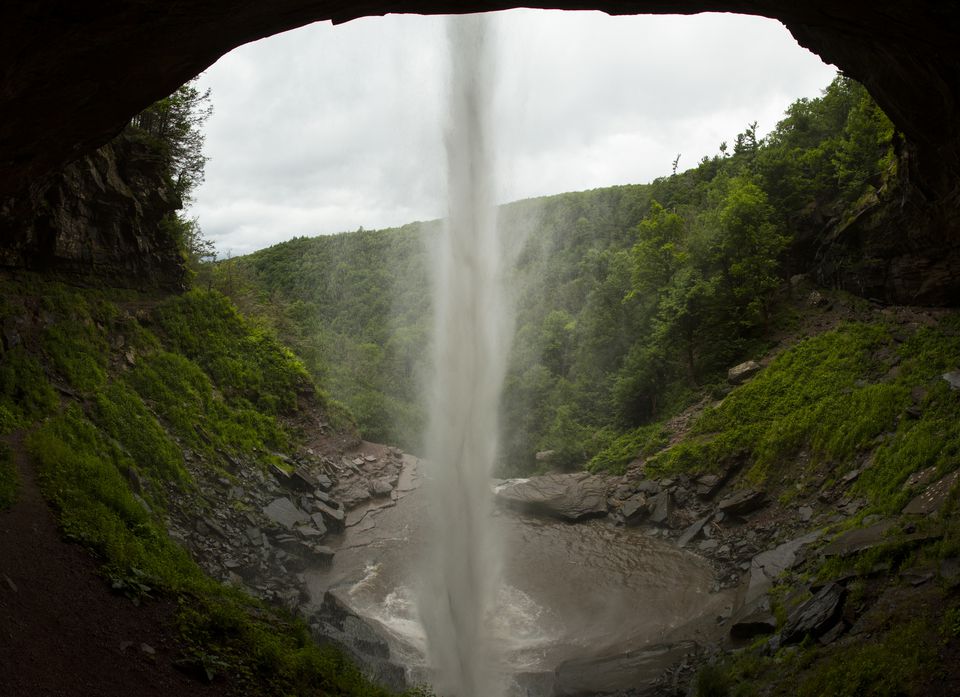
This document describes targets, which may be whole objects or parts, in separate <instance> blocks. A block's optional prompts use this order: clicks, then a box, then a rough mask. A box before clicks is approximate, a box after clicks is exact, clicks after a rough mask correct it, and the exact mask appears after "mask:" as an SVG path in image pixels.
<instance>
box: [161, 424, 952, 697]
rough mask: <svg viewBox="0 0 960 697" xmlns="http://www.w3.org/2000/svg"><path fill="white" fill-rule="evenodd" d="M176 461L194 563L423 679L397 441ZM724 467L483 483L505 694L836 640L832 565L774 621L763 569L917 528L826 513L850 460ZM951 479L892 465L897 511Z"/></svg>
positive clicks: (648, 678) (837, 607)
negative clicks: (758, 470) (897, 483)
mask: <svg viewBox="0 0 960 697" xmlns="http://www.w3.org/2000/svg"><path fill="white" fill-rule="evenodd" d="M187 464H188V466H191V468H192V469H193V470H194V471H193V474H194V476H195V477H196V479H197V481H198V482H199V483H200V485H199V486H198V487H197V488H196V489H193V490H192V491H190V492H187V493H186V494H183V493H182V492H180V493H178V494H177V495H176V496H171V497H170V500H171V502H172V505H171V517H170V519H169V529H170V533H171V535H172V536H173V537H175V538H176V539H178V540H179V541H181V542H182V543H183V544H184V545H185V546H186V547H187V548H188V549H189V550H190V551H191V552H192V553H193V555H194V556H195V558H196V559H197V560H198V561H199V562H200V563H201V565H202V566H204V568H205V569H206V570H207V571H208V572H209V573H210V574H211V575H212V576H214V577H216V578H219V579H221V580H223V581H225V582H227V583H230V584H233V585H236V586H238V587H241V588H244V589H246V590H247V591H248V592H250V593H251V594H252V595H254V596H257V597H260V598H262V599H264V600H266V601H268V602H272V603H278V604H282V605H284V606H286V607H288V608H289V609H291V610H293V611H295V612H298V613H300V614H301V615H303V616H304V617H305V618H307V620H308V622H309V623H310V625H311V628H312V629H313V631H314V633H315V635H316V636H317V638H318V639H319V640H321V641H334V642H336V643H338V644H339V645H341V646H342V647H344V648H345V649H346V650H347V651H348V652H349V653H350V654H351V655H352V656H353V657H354V658H355V659H356V660H357V661H358V662H360V663H361V664H362V665H363V666H364V667H365V669H366V670H367V672H368V673H369V674H370V675H372V676H374V677H375V678H376V679H378V680H380V681H381V682H384V683H386V684H388V685H391V686H393V687H396V688H400V687H403V686H405V685H407V684H408V683H409V682H410V681H411V680H413V681H416V680H421V679H427V678H428V674H427V672H426V671H425V669H424V668H423V657H422V653H423V648H424V646H423V637H422V632H421V631H420V629H419V625H418V623H417V619H416V613H415V602H414V597H413V591H412V588H414V587H415V585H416V576H415V570H416V560H417V558H418V552H419V550H420V549H421V548H422V536H421V531H420V522H421V521H422V518H423V510H422V509H423V501H422V497H421V496H420V495H419V488H420V484H421V478H420V473H419V468H418V464H419V461H418V460H417V458H415V457H413V456H410V455H405V454H403V453H402V452H400V451H399V450H397V449H395V448H390V447H387V446H383V445H379V444H373V443H366V442H354V443H349V444H346V446H345V447H342V448H341V450H340V451H332V450H329V449H328V450H327V451H324V452H314V451H312V450H304V451H303V452H300V453H298V454H297V455H296V456H293V457H289V458H283V465H284V466H283V467H279V466H273V467H270V468H268V469H264V468H263V467H262V465H259V464H256V463H245V462H239V461H230V464H231V465H232V471H229V472H226V471H224V472H220V473H217V472H216V471H215V470H211V469H210V468H208V467H205V466H203V465H202V463H199V462H196V461H195V460H194V459H193V458H192V457H191V455H190V453H187ZM867 466H869V463H867V462H865V463H863V467H867ZM739 470H740V467H739V463H736V462H732V463H730V464H729V466H728V467H727V468H726V469H725V470H724V471H722V472H714V473H710V474H704V475H701V476H688V475H681V476H677V477H669V478H648V477H646V476H645V475H644V470H643V466H642V463H636V464H635V465H634V466H633V467H631V468H629V469H628V471H627V472H626V474H624V475H622V476H610V475H599V474H597V475H595V474H588V473H584V472H578V473H566V474H547V475H542V476H538V477H531V478H527V479H518V480H505V481H497V482H491V488H492V490H493V492H494V496H495V499H496V501H497V502H498V504H499V506H498V507H497V513H496V515H495V517H494V520H493V521H491V525H496V526H499V529H500V532H501V535H502V538H503V539H504V540H505V551H506V569H505V574H506V575H505V580H506V590H505V592H504V597H503V598H502V599H501V603H502V606H501V612H500V613H499V614H500V615H501V616H502V622H501V626H499V628H498V631H500V632H501V633H502V634H503V639H504V641H505V642H506V645H507V646H508V648H509V653H510V658H511V664H510V665H507V666H505V671H506V672H509V673H510V674H511V675H512V676H513V677H512V684H513V691H514V694H521V695H540V696H543V697H547V696H552V695H558V696H559V695H593V694H618V695H624V696H626V695H641V694H664V695H666V694H678V693H682V692H683V691H684V690H685V689H686V688H685V686H686V685H688V684H689V682H690V679H691V678H692V676H693V674H694V673H695V670H696V668H697V667H698V666H699V665H702V664H703V662H705V661H708V660H711V657H712V656H715V655H717V654H719V653H720V652H721V651H723V650H724V649H725V648H727V647H729V646H731V645H737V644H742V643H744V642H748V641H751V640H752V639H754V638H755V637H756V636H759V635H767V634H769V635H770V636H771V638H770V639H769V644H770V646H771V649H776V648H777V647H779V646H780V645H785V644H790V643H791V642H797V641H800V640H802V639H803V638H804V637H806V636H808V635H809V636H813V637H815V638H818V639H819V640H820V641H821V642H822V643H829V642H832V641H836V640H838V639H839V638H840V637H842V636H843V635H844V634H845V633H847V632H848V631H850V630H851V627H853V626H854V625H855V623H856V621H857V618H856V617H848V616H846V615H844V614H843V612H842V608H843V600H844V597H845V594H846V585H845V584H846V581H847V580H849V579H837V580H836V581H835V582H831V583H826V584H822V585H820V586H818V587H814V588H811V589H809V593H807V596H808V597H807V598H806V600H804V602H802V603H798V604H796V605H795V606H794V607H793V609H792V611H791V613H790V614H789V616H788V617H787V618H786V622H781V623H778V622H777V620H776V619H775V617H774V612H773V609H772V608H771V606H770V602H769V598H768V595H767V591H768V590H769V589H770V588H771V586H772V585H773V584H774V582H775V581H776V579H777V577H778V576H779V575H780V574H781V573H783V572H785V571H788V570H790V569H791V568H797V567H798V566H800V565H802V564H804V563H814V562H815V561H816V560H815V559H812V557H813V556H816V558H817V559H822V558H824V557H829V556H831V555H846V554H850V553H855V552H859V551H863V550H864V549H869V548H870V547H871V546H875V545H878V544H881V543H882V542H884V541H885V540H886V539H887V537H888V536H889V534H890V533H891V530H892V529H893V528H894V527H896V532H898V533H899V534H901V536H905V537H906V538H910V537H911V536H912V537H914V538H916V541H917V542H918V543H919V542H922V541H923V540H926V539H928V537H929V534H930V533H927V532H920V531H916V530H913V529H911V528H910V523H909V522H908V523H906V527H904V523H903V522H902V521H894V520H880V519H876V520H874V519H870V520H864V521H860V522H861V527H853V528H852V529H851V530H849V531H848V532H845V533H843V534H841V535H836V534H835V533H834V532H831V531H834V530H837V529H839V528H840V527H842V526H843V524H844V522H845V521H847V520H849V519H851V518H852V517H854V516H856V514H857V513H858V511H859V510H860V509H861V508H862V507H863V506H864V505H865V502H864V501H862V500H860V499H857V498H855V497H852V496H851V495H850V494H849V490H850V487H851V485H852V483H853V482H854V481H855V480H856V478H857V476H858V473H859V471H861V470H860V469H855V470H853V471H852V472H851V473H849V474H847V475H846V476H844V477H843V478H841V479H839V480H838V481H836V482H830V483H826V482H813V483H811V484H809V485H808V486H807V488H806V489H804V490H801V491H797V492H794V493H795V494H796V495H795V496H792V497H791V503H789V504H787V505H783V504H781V503H779V501H778V497H774V496H771V495H770V494H769V493H768V492H766V491H763V490H758V489H754V488H751V487H750V486H748V485H747V484H746V482H744V481H742V480H741V478H740V471H739ZM950 476H954V475H950ZM953 483H954V482H952V481H946V480H937V478H936V477H935V474H934V473H933V472H932V471H929V472H928V471H925V472H921V473H919V474H918V475H917V476H915V477H913V478H911V480H910V481H909V482H908V483H907V485H906V486H907V487H909V488H910V489H911V490H913V491H915V493H916V494H917V496H916V497H915V498H914V500H913V501H911V503H910V504H909V505H908V506H907V507H906V508H905V509H904V513H905V515H908V516H909V515H927V514H929V513H930V512H933V511H936V510H937V509H938V508H939V506H940V505H941V504H942V503H943V500H944V498H945V496H946V492H948V491H949V489H950V487H951V486H952V484H953ZM197 511H204V513H202V514H198V513H197ZM828 538H833V539H832V540H831V541H830V542H829V544H824V542H825V541H826V540H827V539H828ZM812 550H815V551H812ZM958 569H960V566H958ZM947 571H948V572H949V569H948V570H947ZM954 571H957V570H954ZM921 581H922V579H921Z"/></svg>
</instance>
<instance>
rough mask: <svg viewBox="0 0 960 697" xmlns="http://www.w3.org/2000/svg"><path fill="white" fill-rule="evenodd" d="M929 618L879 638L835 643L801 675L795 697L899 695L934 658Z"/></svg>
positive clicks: (882, 696)
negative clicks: (845, 644)
mask: <svg viewBox="0 0 960 697" xmlns="http://www.w3.org/2000/svg"><path fill="white" fill-rule="evenodd" d="M929 628H930V622H929V620H928V619H927V618H917V619H915V620H913V621H911V622H907V623H905V624H899V625H896V626H895V627H893V628H892V629H890V630H889V631H888V632H886V633H884V634H883V635H882V636H881V637H879V638H878V639H875V640H873V641H866V642H863V643H858V644H853V645H848V646H843V647H837V648H834V649H832V650H831V651H830V652H829V653H828V654H826V655H824V656H823V659H822V660H821V661H819V662H818V664H817V665H816V667H815V668H814V669H812V670H810V671H808V673H807V674H806V675H804V676H802V678H801V681H800V683H799V686H798V689H797V692H796V694H797V697H820V696H821V695H831V696H832V697H860V695H874V696H875V697H898V696H899V695H905V694H909V693H910V691H911V686H912V685H913V684H914V683H915V682H916V681H917V680H918V679H919V678H920V677H922V676H924V675H925V674H926V673H927V672H928V671H929V670H930V668H931V666H932V665H933V664H934V663H935V661H936V657H937V651H936V646H935V644H934V642H933V641H932V639H931V636H930V631H929Z"/></svg>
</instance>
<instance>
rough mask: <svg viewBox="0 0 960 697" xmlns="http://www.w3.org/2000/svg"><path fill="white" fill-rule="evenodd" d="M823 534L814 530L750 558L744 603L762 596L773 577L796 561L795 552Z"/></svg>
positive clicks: (750, 602)
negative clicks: (748, 579)
mask: <svg viewBox="0 0 960 697" xmlns="http://www.w3.org/2000/svg"><path fill="white" fill-rule="evenodd" d="M821 535H823V531H822V530H814V531H813V532H810V533H807V534H806V535H803V536H802V537H798V538H796V539H793V540H790V541H789V542H784V543H783V544H781V545H777V546H776V547H774V548H773V549H768V550H767V551H765V552H761V553H760V554H758V555H756V556H755V557H754V558H753V559H751V560H750V581H749V582H748V584H747V592H746V594H745V596H744V603H745V604H747V605H750V604H752V603H755V602H757V601H758V600H759V599H760V598H762V597H763V596H764V595H765V594H766V592H767V590H768V589H769V588H770V586H772V585H773V581H774V579H776V578H777V576H779V575H780V574H781V573H782V572H784V571H786V570H787V569H789V568H791V567H792V566H793V565H794V563H796V561H797V554H798V553H799V552H800V550H801V549H802V548H803V547H804V546H805V545H808V544H810V543H811V542H814V541H816V540H817V539H819V538H820V536H821Z"/></svg>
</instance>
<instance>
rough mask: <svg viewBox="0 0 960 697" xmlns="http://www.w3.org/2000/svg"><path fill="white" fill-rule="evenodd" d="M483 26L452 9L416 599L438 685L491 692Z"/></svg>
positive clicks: (493, 580)
mask: <svg viewBox="0 0 960 697" xmlns="http://www.w3.org/2000/svg"><path fill="white" fill-rule="evenodd" d="M488 32H489V27H488V23H487V19H486V17H484V16H482V15H474V16H464V17H453V18H450V20H449V21H448V25H447V33H448V38H449V46H450V67H451V75H450V102H449V107H450V115H449V123H448V125H447V128H446V132H445V136H446V139H445V140H446V142H445V145H446V154H447V187H448V194H447V196H448V212H447V219H446V225H445V229H444V232H443V234H442V235H440V236H439V238H438V240H437V243H436V249H435V252H434V258H433V269H434V278H435V282H434V293H433V302H434V347H433V351H434V356H433V359H434V360H433V365H434V373H433V378H432V384H431V389H430V394H429V398H430V419H429V426H428V432H427V440H426V442H427V459H428V462H429V463H431V465H432V466H430V465H428V468H429V469H428V470H427V471H426V472H425V475H426V477H425V478H426V483H425V485H424V490H425V493H426V495H427V500H428V501H429V508H430V516H429V520H430V522H431V525H430V527H429V537H428V540H429V541H428V545H429V547H428V549H429V550H430V552H429V553H428V554H427V555H426V556H425V563H424V566H423V579H422V583H421V584H420V594H419V597H418V599H417V605H418V608H419V614H420V618H421V621H422V623H423V626H424V630H425V633H426V643H427V652H428V656H429V658H430V663H431V665H432V666H433V668H434V670H435V671H436V677H435V678H434V683H435V686H436V688H437V691H438V693H440V694H444V695H451V696H455V697H496V695H497V694H498V692H499V688H498V687H497V686H496V683H497V677H496V670H495V665H496V663H497V661H496V658H495V656H493V655H492V651H493V643H492V642H491V641H489V639H488V636H489V623H488V617H489V615H490V609H491V606H492V603H493V600H494V598H495V596H496V592H497V586H498V582H499V580H498V579H499V567H500V563H499V559H500V556H499V554H498V551H497V549H496V537H497V536H496V535H495V534H494V531H493V527H492V525H491V522H490V510H491V492H490V486H489V478H490V475H491V471H492V468H493V464H494V460H495V457H496V452H497V437H496V434H497V407H498V404H499V399H500V388H501V384H502V381H503V375H504V369H505V363H506V350H507V338H506V331H505V328H506V326H507V322H506V321H505V317H506V312H505V307H504V301H503V295H504V294H503V292H502V289H501V287H500V284H501V280H502V275H501V271H500V249H499V245H498V240H497V228H496V218H495V210H494V201H493V181H492V162H491V147H490V135H491V134H490V122H489V121H490V120H489V114H488V107H489V104H490V84H491V75H490V60H489V56H488V55H487V54H488V46H489V37H488Z"/></svg>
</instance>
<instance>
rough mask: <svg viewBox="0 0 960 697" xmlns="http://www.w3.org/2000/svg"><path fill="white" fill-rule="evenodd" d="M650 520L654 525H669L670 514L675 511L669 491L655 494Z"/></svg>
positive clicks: (651, 505) (651, 504)
mask: <svg viewBox="0 0 960 697" xmlns="http://www.w3.org/2000/svg"><path fill="white" fill-rule="evenodd" d="M648 505H649V507H650V517H649V518H648V520H649V522H651V523H653V524H654V525H668V524H669V523H670V514H671V513H672V512H673V499H672V498H671V496H670V492H669V491H661V492H660V493H659V494H657V495H656V496H654V497H653V498H652V499H651V500H650V503H649V504H648Z"/></svg>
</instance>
